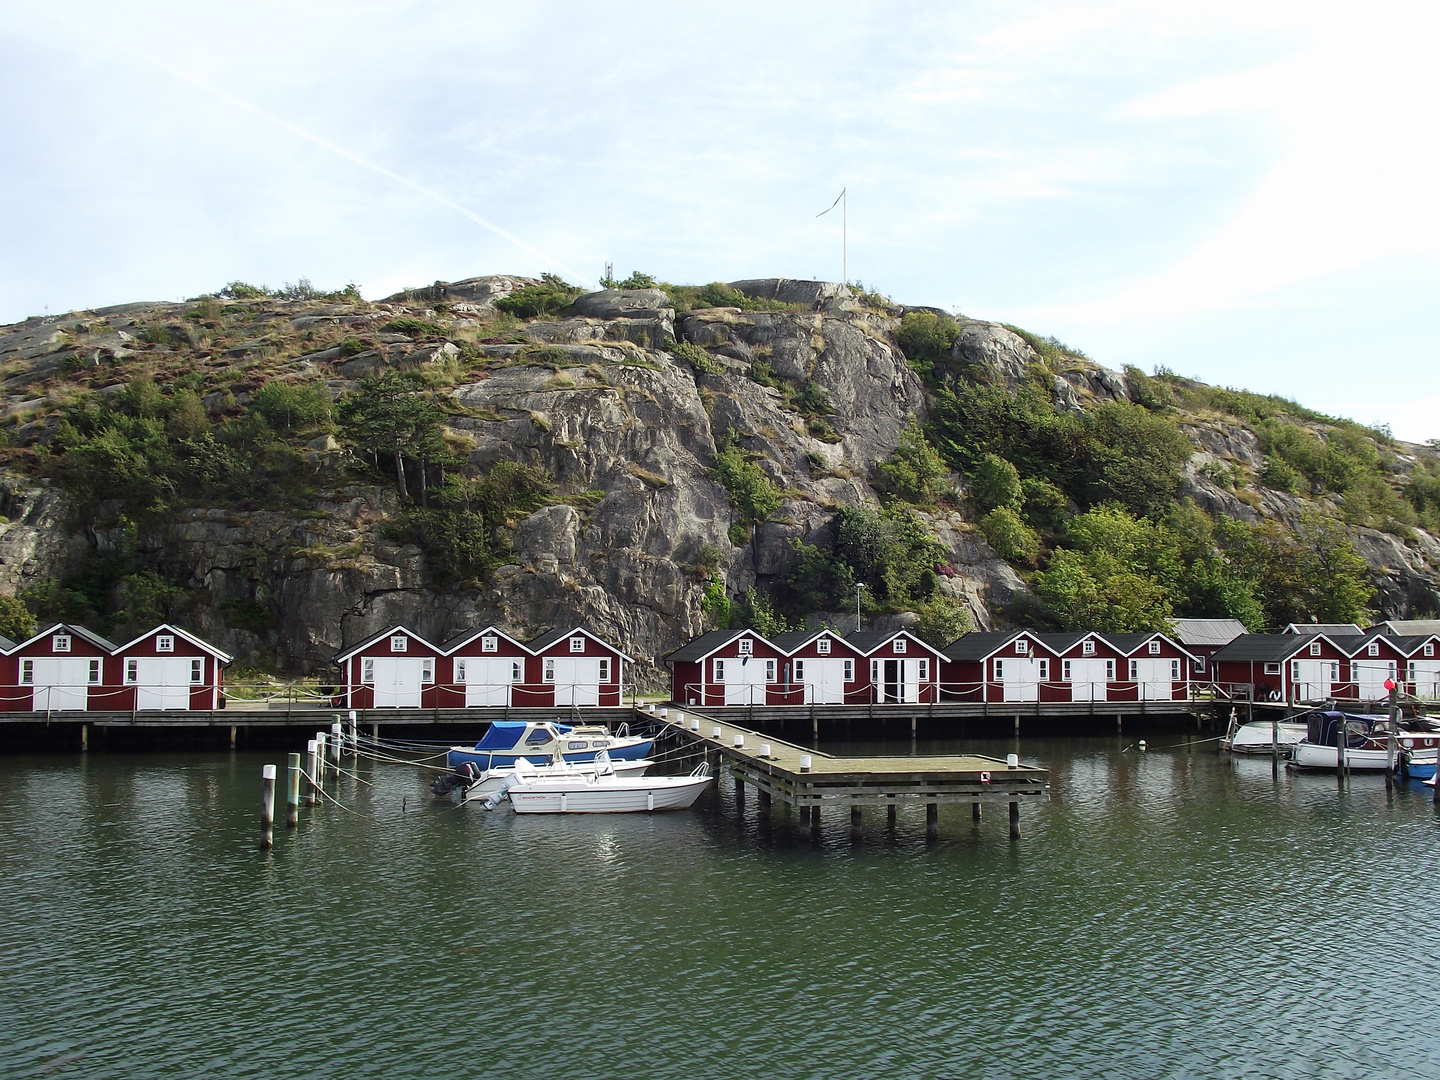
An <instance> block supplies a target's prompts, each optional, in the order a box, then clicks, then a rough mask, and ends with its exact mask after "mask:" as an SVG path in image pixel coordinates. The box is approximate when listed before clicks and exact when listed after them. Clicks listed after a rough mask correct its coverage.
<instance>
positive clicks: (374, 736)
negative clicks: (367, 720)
mask: <svg viewBox="0 0 1440 1080" xmlns="http://www.w3.org/2000/svg"><path fill="white" fill-rule="evenodd" d="M370 741H371V742H372V743H378V742H379V741H380V725H379V724H371V725H370Z"/></svg>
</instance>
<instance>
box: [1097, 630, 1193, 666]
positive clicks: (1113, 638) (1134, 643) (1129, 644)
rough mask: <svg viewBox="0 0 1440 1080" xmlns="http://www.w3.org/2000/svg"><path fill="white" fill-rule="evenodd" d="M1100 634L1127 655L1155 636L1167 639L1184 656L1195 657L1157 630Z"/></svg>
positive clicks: (1178, 643)
mask: <svg viewBox="0 0 1440 1080" xmlns="http://www.w3.org/2000/svg"><path fill="white" fill-rule="evenodd" d="M1100 636H1101V637H1103V638H1104V639H1105V640H1106V641H1108V642H1109V643H1110V644H1111V645H1113V646H1114V647H1115V648H1117V649H1119V650H1120V653H1121V654H1122V655H1124V656H1129V655H1130V654H1131V653H1133V652H1135V651H1136V650H1138V649H1140V648H1141V647H1143V646H1144V645H1146V644H1147V643H1149V642H1151V641H1154V640H1155V639H1156V638H1159V639H1160V640H1161V641H1168V642H1169V643H1170V644H1171V645H1173V646H1175V648H1177V649H1179V650H1180V651H1181V652H1182V653H1184V654H1185V655H1186V656H1188V657H1190V659H1192V660H1194V659H1195V654H1194V653H1192V652H1191V651H1190V650H1189V649H1187V648H1185V646H1184V645H1181V644H1180V642H1178V641H1176V640H1175V639H1174V638H1172V637H1171V636H1170V635H1169V634H1162V633H1160V632H1159V631H1158V630H1157V631H1151V632H1150V633H1138V634H1101V635H1100Z"/></svg>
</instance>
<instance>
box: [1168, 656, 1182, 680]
mask: <svg viewBox="0 0 1440 1080" xmlns="http://www.w3.org/2000/svg"><path fill="white" fill-rule="evenodd" d="M1170 681H1171V682H1179V681H1180V661H1179V660H1171V661H1170Z"/></svg>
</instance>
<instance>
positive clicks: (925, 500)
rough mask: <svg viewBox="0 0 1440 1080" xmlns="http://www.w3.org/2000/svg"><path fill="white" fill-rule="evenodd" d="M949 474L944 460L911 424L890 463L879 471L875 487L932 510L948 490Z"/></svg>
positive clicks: (913, 422) (921, 432) (877, 470)
mask: <svg viewBox="0 0 1440 1080" xmlns="http://www.w3.org/2000/svg"><path fill="white" fill-rule="evenodd" d="M945 474H946V468H945V462H944V460H943V459H942V458H941V457H940V455H939V454H938V453H936V451H935V448H934V447H933V446H931V445H930V442H929V440H928V439H926V438H925V433H924V432H923V431H921V430H920V425H919V424H917V423H916V422H915V421H914V420H911V422H910V424H909V426H907V427H906V428H905V430H904V431H903V432H901V433H900V442H899V443H898V444H897V445H896V447H895V450H894V452H893V453H891V455H890V460H889V461H886V462H884V463H882V464H880V465H877V466H876V467H875V484H876V486H877V487H878V488H879V489H880V490H881V491H884V492H887V493H888V494H890V495H893V496H894V497H895V498H897V499H902V500H904V501H905V502H908V503H913V504H915V505H916V506H931V505H933V504H934V503H935V501H936V500H937V499H938V498H939V497H940V495H941V493H942V492H943V491H944V489H945Z"/></svg>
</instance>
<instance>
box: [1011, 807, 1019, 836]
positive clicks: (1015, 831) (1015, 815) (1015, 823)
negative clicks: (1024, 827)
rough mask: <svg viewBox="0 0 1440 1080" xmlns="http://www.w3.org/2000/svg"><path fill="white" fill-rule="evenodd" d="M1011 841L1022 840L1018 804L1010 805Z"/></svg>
mask: <svg viewBox="0 0 1440 1080" xmlns="http://www.w3.org/2000/svg"><path fill="white" fill-rule="evenodd" d="M1010 839H1011V840H1019V839H1020V804H1019V803H1018V802H1012V803H1011V804H1010Z"/></svg>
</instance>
